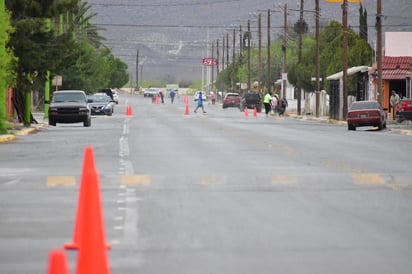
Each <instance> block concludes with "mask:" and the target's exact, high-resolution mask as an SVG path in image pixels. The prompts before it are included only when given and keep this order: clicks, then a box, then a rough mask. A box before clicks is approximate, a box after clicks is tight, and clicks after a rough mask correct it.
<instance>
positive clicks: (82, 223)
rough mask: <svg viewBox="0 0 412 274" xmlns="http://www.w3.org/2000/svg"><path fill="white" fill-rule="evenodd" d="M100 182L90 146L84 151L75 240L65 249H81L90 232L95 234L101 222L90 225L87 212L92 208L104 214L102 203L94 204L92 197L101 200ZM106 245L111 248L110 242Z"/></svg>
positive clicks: (66, 245)
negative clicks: (94, 196) (88, 224)
mask: <svg viewBox="0 0 412 274" xmlns="http://www.w3.org/2000/svg"><path fill="white" fill-rule="evenodd" d="M99 184H100V183H99V178H98V174H97V170H96V166H95V163H94V154H93V148H92V147H90V146H88V147H86V148H85V151H84V159H83V170H82V178H81V182H80V192H79V200H78V205H77V212H76V220H75V226H74V234H73V242H72V243H66V244H65V245H64V248H65V249H79V248H80V247H81V246H83V241H84V240H85V239H87V238H88V237H89V235H90V234H93V229H95V228H96V226H99V223H96V224H94V225H92V226H91V227H88V226H87V223H86V222H87V221H88V220H87V219H88V218H90V217H89V216H87V214H86V213H89V211H91V210H92V211H93V214H94V215H99V216H102V209H101V205H100V203H99V204H94V203H93V202H94V201H92V200H91V199H90V196H93V195H98V196H99V202H100V186H99ZM101 218H103V217H101ZM101 237H104V234H103V235H101ZM106 246H107V248H111V246H110V245H109V244H106Z"/></svg>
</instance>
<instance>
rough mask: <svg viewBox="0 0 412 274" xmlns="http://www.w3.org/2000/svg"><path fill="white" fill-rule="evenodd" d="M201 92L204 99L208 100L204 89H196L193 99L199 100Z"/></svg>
mask: <svg viewBox="0 0 412 274" xmlns="http://www.w3.org/2000/svg"><path fill="white" fill-rule="evenodd" d="M200 92H202V99H203V101H206V100H207V96H206V92H204V91H196V93H195V95H194V96H193V100H194V101H197V100H198V99H199V94H200Z"/></svg>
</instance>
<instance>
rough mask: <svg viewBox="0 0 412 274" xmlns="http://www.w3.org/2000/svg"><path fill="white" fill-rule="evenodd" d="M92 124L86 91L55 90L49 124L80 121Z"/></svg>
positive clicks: (88, 124) (85, 124)
mask: <svg viewBox="0 0 412 274" xmlns="http://www.w3.org/2000/svg"><path fill="white" fill-rule="evenodd" d="M80 122H83V125H84V126H85V127H90V126H91V111H90V106H89V103H88V102H87V97H86V93H85V92H84V91H82V90H59V91H55V92H53V97H52V100H51V102H50V107H49V125H51V126H56V123H64V124H68V123H80Z"/></svg>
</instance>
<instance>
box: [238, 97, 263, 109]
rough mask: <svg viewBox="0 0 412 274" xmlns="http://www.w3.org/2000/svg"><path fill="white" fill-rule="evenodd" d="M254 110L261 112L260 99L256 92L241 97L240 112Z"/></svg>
mask: <svg viewBox="0 0 412 274" xmlns="http://www.w3.org/2000/svg"><path fill="white" fill-rule="evenodd" d="M245 108H248V109H254V108H256V111H257V112H262V99H261V98H260V94H259V93H257V92H247V93H245V94H244V95H243V96H242V99H241V100H240V111H243V110H245Z"/></svg>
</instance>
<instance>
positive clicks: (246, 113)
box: [245, 107, 249, 117]
mask: <svg viewBox="0 0 412 274" xmlns="http://www.w3.org/2000/svg"><path fill="white" fill-rule="evenodd" d="M247 116H249V110H248V109H247V107H245V117H247Z"/></svg>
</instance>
